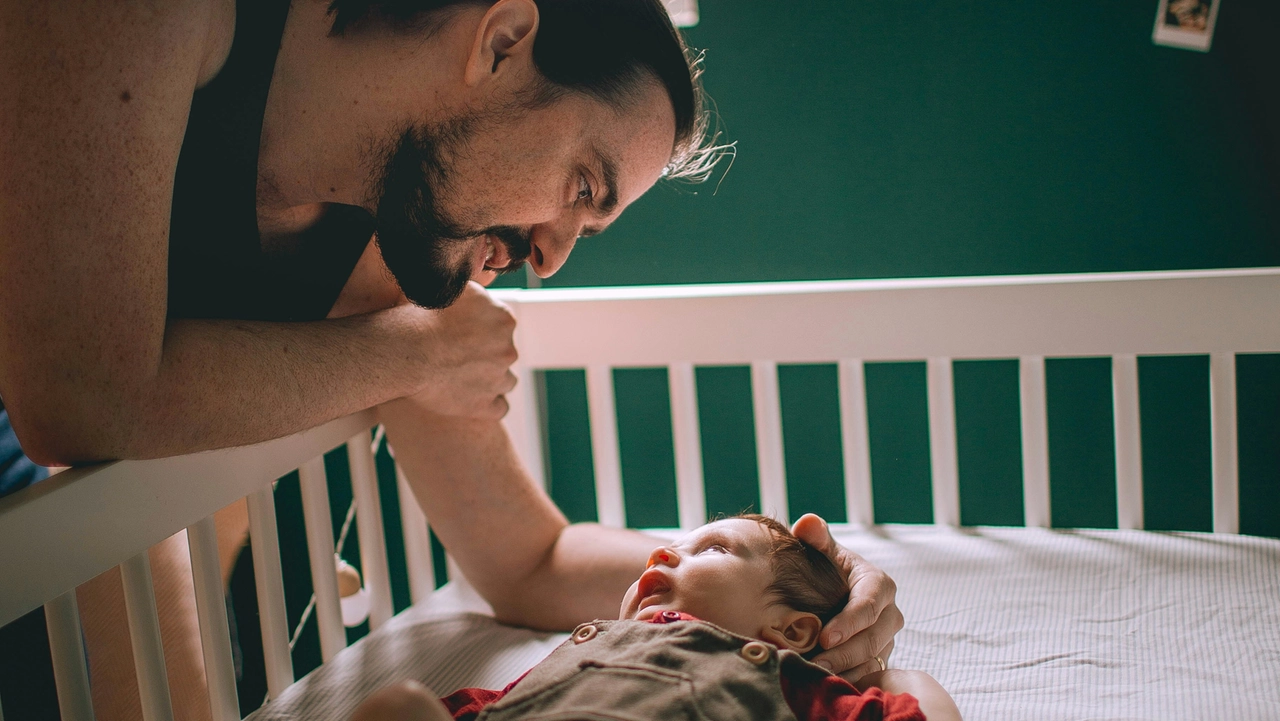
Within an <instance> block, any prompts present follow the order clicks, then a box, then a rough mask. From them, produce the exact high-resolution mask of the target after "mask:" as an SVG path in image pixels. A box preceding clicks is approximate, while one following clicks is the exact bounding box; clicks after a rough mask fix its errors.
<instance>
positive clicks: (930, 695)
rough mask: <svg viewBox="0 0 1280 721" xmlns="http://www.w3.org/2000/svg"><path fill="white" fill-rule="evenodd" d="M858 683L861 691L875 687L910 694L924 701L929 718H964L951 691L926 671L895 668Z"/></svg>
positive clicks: (947, 720)
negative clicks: (948, 691) (961, 716)
mask: <svg viewBox="0 0 1280 721" xmlns="http://www.w3.org/2000/svg"><path fill="white" fill-rule="evenodd" d="M854 685H855V686H856V687H857V688H858V690H859V691H866V690H867V689H869V688H871V687H873V686H874V687H876V688H879V689H882V690H884V691H886V692H888V693H909V694H911V695H912V696H915V697H916V700H917V701H919V702H920V710H921V711H923V712H924V716H925V718H927V719H929V721H960V709H958V708H956V702H955V701H954V700H953V699H952V698H951V694H949V693H947V690H946V689H944V688H943V687H942V684H940V683H938V682H937V681H935V680H933V677H932V676H930V675H929V674H927V673H925V672H924V671H903V670H900V669H896V668H891V669H889V670H887V671H877V672H875V673H870V674H867V675H866V676H863V677H862V678H860V679H858V682H857V683H856V684H854Z"/></svg>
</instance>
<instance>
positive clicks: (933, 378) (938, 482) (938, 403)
mask: <svg viewBox="0 0 1280 721" xmlns="http://www.w3.org/2000/svg"><path fill="white" fill-rule="evenodd" d="M926 373H927V375H926V383H927V385H928V393H929V462H930V466H929V467H930V471H931V472H932V475H933V522H934V523H936V524H939V525H943V526H958V525H960V477H959V472H958V469H957V467H958V463H957V461H956V401H955V389H954V383H953V381H952V371H951V359H950V358H930V359H929V360H928V366H927V370H926Z"/></svg>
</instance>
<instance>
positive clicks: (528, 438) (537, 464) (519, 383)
mask: <svg viewBox="0 0 1280 721" xmlns="http://www.w3.org/2000/svg"><path fill="white" fill-rule="evenodd" d="M516 334H517V336H518V335H519V330H517V331H516ZM511 372H512V373H514V374H515V376H516V387H515V388H514V389H512V391H511V392H510V393H508V394H507V404H508V409H507V415H505V416H503V418H502V423H503V425H505V426H506V428H507V433H508V434H509V435H510V436H511V445H512V446H513V447H514V448H515V449H516V455H518V456H519V457H520V460H521V461H523V462H524V465H525V469H526V470H527V471H528V472H529V475H530V477H532V478H533V480H535V481H537V483H538V485H540V486H542V487H543V488H546V487H547V480H546V477H545V474H544V472H543V461H542V423H541V413H542V410H541V409H540V408H539V406H538V389H537V385H538V383H539V382H540V379H539V377H538V375H537V374H536V373H535V372H534V371H533V369H531V368H528V367H526V366H523V365H514V366H512V367H511Z"/></svg>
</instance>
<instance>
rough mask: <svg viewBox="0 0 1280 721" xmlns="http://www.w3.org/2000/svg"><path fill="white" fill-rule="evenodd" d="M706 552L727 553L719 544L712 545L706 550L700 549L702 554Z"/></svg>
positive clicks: (727, 550)
mask: <svg viewBox="0 0 1280 721" xmlns="http://www.w3.org/2000/svg"><path fill="white" fill-rule="evenodd" d="M707 551H713V552H715V553H728V552H729V549H727V548H725V547H724V546H722V545H720V544H719V543H713V544H711V545H710V546H707V547H706V548H704V549H702V552H703V553H706V552H707Z"/></svg>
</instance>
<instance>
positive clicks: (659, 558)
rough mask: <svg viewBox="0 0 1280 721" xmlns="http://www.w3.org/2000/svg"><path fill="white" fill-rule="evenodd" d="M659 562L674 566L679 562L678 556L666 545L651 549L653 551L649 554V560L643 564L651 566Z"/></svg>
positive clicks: (647, 566)
mask: <svg viewBox="0 0 1280 721" xmlns="http://www.w3.org/2000/svg"><path fill="white" fill-rule="evenodd" d="M659 563H661V564H662V565H664V566H672V567H674V566H675V565H676V564H678V563H680V556H679V555H678V554H676V552H675V551H673V550H671V549H670V548H668V547H666V546H659V547H657V548H655V549H653V553H650V554H649V562H648V563H647V564H645V568H651V567H653V566H656V565H658V564H659Z"/></svg>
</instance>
